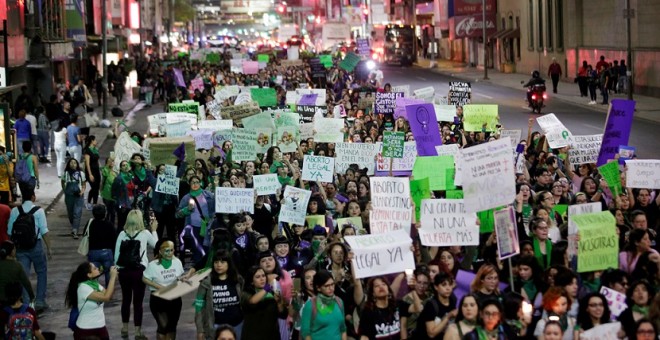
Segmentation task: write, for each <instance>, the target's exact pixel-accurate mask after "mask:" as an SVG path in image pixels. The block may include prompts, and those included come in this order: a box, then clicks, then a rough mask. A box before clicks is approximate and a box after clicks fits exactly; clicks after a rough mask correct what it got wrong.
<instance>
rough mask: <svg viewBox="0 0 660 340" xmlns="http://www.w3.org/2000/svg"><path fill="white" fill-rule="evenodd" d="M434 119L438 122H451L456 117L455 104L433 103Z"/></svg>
mask: <svg viewBox="0 0 660 340" xmlns="http://www.w3.org/2000/svg"><path fill="white" fill-rule="evenodd" d="M433 108H434V109H435V119H436V120H437V121H439V122H453V121H454V117H456V106H454V105H438V104H433Z"/></svg>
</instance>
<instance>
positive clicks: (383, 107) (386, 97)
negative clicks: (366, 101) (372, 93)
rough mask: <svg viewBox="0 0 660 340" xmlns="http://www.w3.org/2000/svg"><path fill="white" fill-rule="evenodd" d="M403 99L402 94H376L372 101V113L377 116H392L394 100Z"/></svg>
mask: <svg viewBox="0 0 660 340" xmlns="http://www.w3.org/2000/svg"><path fill="white" fill-rule="evenodd" d="M399 97H403V93H402V92H389V93H385V92H383V93H381V92H376V100H375V101H374V104H375V105H374V111H375V112H376V113H377V114H385V115H392V114H394V108H395V107H396V99H397V98H399Z"/></svg>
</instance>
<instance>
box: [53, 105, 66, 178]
mask: <svg viewBox="0 0 660 340" xmlns="http://www.w3.org/2000/svg"><path fill="white" fill-rule="evenodd" d="M63 105H64V106H68V105H69V103H64V104H63ZM53 149H55V166H56V168H57V177H58V178H62V176H64V169H65V168H66V128H64V127H63V126H62V124H61V123H60V124H59V125H58V126H57V128H56V129H55V130H53Z"/></svg>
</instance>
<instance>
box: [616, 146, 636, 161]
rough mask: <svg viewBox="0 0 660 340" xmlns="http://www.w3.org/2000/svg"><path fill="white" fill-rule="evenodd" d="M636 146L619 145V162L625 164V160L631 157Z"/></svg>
mask: <svg viewBox="0 0 660 340" xmlns="http://www.w3.org/2000/svg"><path fill="white" fill-rule="evenodd" d="M636 151H637V148H636V147H634V146H628V145H619V164H621V165H623V164H626V161H627V160H629V159H633V157H634V156H635V152H636Z"/></svg>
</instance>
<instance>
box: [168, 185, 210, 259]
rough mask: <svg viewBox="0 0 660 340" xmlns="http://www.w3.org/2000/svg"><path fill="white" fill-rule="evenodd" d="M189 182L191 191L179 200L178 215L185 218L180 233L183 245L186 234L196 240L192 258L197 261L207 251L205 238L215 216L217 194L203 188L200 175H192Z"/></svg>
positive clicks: (180, 240) (182, 244)
mask: <svg viewBox="0 0 660 340" xmlns="http://www.w3.org/2000/svg"><path fill="white" fill-rule="evenodd" d="M189 183H190V192H189V193H188V194H187V195H185V196H183V198H182V199H181V200H180V201H179V206H178V208H177V212H176V216H177V217H179V218H184V219H185V222H184V225H185V227H184V229H183V231H182V232H181V234H180V235H179V242H180V244H181V247H183V246H184V244H185V243H184V240H183V238H184V237H185V236H186V235H188V236H190V237H191V238H192V240H193V242H194V248H193V249H192V252H193V256H192V260H193V263H196V262H198V261H199V260H200V259H201V258H202V257H203V256H204V254H205V253H206V251H205V249H204V239H205V238H206V236H207V233H208V232H209V231H210V225H211V224H212V221H211V220H212V219H213V217H214V216H215V196H214V194H213V193H211V192H208V191H206V190H204V189H202V181H201V180H200V178H199V177H197V176H195V175H193V176H191V177H190V182H189Z"/></svg>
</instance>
